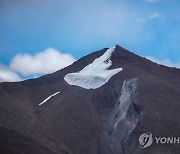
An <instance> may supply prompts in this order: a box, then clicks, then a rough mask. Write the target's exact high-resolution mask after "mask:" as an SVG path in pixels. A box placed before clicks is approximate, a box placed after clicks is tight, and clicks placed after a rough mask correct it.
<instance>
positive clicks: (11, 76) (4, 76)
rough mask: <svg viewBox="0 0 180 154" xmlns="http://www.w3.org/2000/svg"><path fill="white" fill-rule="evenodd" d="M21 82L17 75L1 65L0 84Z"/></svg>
mask: <svg viewBox="0 0 180 154" xmlns="http://www.w3.org/2000/svg"><path fill="white" fill-rule="evenodd" d="M20 80H22V79H21V77H20V76H19V75H18V74H17V73H15V72H13V71H12V70H10V69H9V68H8V67H5V66H3V65H1V64H0V82H15V81H20Z"/></svg>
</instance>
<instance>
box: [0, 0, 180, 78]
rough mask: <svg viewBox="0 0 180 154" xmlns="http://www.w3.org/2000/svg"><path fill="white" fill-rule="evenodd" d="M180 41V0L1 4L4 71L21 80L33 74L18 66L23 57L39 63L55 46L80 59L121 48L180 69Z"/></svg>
mask: <svg viewBox="0 0 180 154" xmlns="http://www.w3.org/2000/svg"><path fill="white" fill-rule="evenodd" d="M179 43H180V1H179V0H136V1H134V0H26V1H24V0H13V1H12V0H0V66H1V67H0V69H3V70H7V71H9V72H13V73H15V74H16V75H18V76H19V77H20V78H26V77H27V76H29V75H33V72H31V73H29V74H28V73H27V72H26V73H24V72H23V71H21V70H19V69H20V68H17V67H18V65H16V67H15V66H14V63H15V64H17V63H18V64H19V62H17V60H22V59H24V57H26V56H24V55H22V53H26V54H27V55H28V56H29V57H30V59H31V60H32V58H34V57H36V59H35V60H37V59H38V58H37V57H38V56H37V54H38V53H39V52H44V51H47V50H48V49H49V48H50V49H52V50H51V51H54V50H55V51H56V52H59V53H60V55H59V56H61V55H63V54H64V53H69V54H71V55H72V57H74V59H78V58H80V57H82V56H84V55H87V54H89V53H91V52H92V51H95V50H99V49H101V48H105V47H111V46H113V45H116V44H119V45H120V46H123V47H124V48H127V49H129V50H130V51H132V52H134V53H137V54H139V55H142V56H146V57H147V56H148V57H149V58H151V59H154V60H155V61H159V62H167V63H168V64H172V65H173V64H175V66H179V63H180V46H179ZM53 53H55V52H53ZM20 54H21V55H20ZM17 56H19V57H20V58H19V59H18V58H17ZM72 57H71V58H72ZM13 59H14V61H15V62H14V63H13V62H12V61H13ZM41 59H42V58H41ZM35 60H34V61H35ZM60 60H61V61H62V59H60ZM42 61H43V62H44V60H41V62H42ZM72 61H73V58H72V59H71V60H70V62H72ZM12 63H13V64H12ZM19 65H21V64H19ZM26 65H28V64H27V63H26ZM59 66H60V64H59ZM63 66H64V65H63ZM22 69H28V68H22ZM39 69H40V68H39ZM53 71H54V70H53ZM0 73H1V72H0ZM43 73H46V71H44V72H38V71H37V72H34V75H37V74H43ZM47 73H49V72H47Z"/></svg>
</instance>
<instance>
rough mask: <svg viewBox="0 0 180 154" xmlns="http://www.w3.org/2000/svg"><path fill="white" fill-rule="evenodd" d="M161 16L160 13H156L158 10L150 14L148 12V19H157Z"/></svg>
mask: <svg viewBox="0 0 180 154" xmlns="http://www.w3.org/2000/svg"><path fill="white" fill-rule="evenodd" d="M160 17H161V14H160V13H158V12H154V13H152V14H150V15H149V19H152V20H153V19H158V18H160Z"/></svg>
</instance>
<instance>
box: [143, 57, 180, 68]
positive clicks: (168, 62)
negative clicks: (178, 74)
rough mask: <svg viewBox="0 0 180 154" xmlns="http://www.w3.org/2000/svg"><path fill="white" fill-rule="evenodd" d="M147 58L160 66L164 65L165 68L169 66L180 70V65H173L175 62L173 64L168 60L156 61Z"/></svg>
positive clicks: (152, 58)
mask: <svg viewBox="0 0 180 154" xmlns="http://www.w3.org/2000/svg"><path fill="white" fill-rule="evenodd" d="M145 58H147V59H149V60H151V61H152V62H155V63H157V64H160V65H164V66H168V67H175V68H179V69H180V63H173V62H171V61H170V60H168V59H164V60H159V59H156V58H154V57H151V56H146V57H145Z"/></svg>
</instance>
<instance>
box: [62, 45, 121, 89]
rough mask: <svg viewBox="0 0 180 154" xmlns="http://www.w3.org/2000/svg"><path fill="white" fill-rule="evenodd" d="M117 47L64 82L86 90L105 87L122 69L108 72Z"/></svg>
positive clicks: (66, 77) (68, 76)
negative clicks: (112, 55)
mask: <svg viewBox="0 0 180 154" xmlns="http://www.w3.org/2000/svg"><path fill="white" fill-rule="evenodd" d="M114 50H115V47H112V48H109V49H108V50H107V51H106V52H105V53H104V54H103V55H102V56H100V57H99V58H97V59H95V60H94V61H93V62H92V63H91V64H89V65H87V66H86V67H84V68H83V69H82V70H81V71H78V72H75V73H69V74H66V75H65V77H64V80H65V81H66V82H67V83H68V84H69V85H74V86H79V87H81V88H85V89H96V88H99V87H101V86H102V85H104V84H105V83H106V82H108V80H109V79H110V78H111V77H112V76H113V75H115V74H117V73H118V72H120V71H122V68H116V69H112V70H108V68H109V67H110V66H111V65H112V61H111V59H110V57H111V54H112V52H113V51H114Z"/></svg>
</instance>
